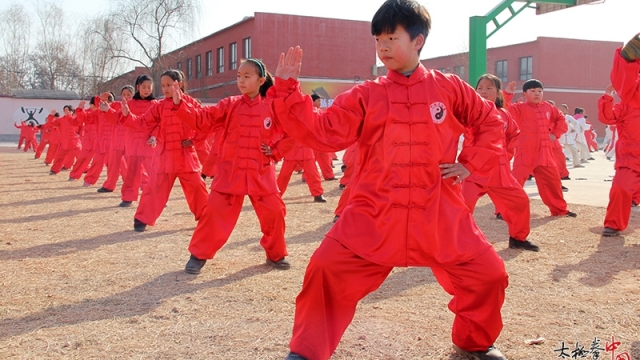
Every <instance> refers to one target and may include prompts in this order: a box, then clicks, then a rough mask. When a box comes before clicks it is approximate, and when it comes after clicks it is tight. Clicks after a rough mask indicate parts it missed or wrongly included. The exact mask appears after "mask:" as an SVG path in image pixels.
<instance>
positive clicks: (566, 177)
mask: <svg viewBox="0 0 640 360" xmlns="http://www.w3.org/2000/svg"><path fill="white" fill-rule="evenodd" d="M574 167H575V166H574ZM583 167H584V166H583ZM560 180H571V178H570V177H569V176H565V177H563V178H560Z"/></svg>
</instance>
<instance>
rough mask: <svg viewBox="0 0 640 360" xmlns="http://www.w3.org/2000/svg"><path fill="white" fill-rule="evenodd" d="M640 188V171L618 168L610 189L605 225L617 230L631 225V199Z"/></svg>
mask: <svg viewBox="0 0 640 360" xmlns="http://www.w3.org/2000/svg"><path fill="white" fill-rule="evenodd" d="M638 189H640V172H637V171H635V170H632V169H630V168H626V167H621V168H618V169H616V174H615V176H614V177H613V182H612V183H611V190H610V191H609V204H608V205H607V214H606V215H605V216H604V226H605V227H608V228H612V229H616V230H620V231H622V230H624V229H626V228H627V226H628V225H629V217H630V216H631V200H632V199H633V195H635V194H636V193H637V192H638Z"/></svg>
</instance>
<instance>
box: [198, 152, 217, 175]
mask: <svg viewBox="0 0 640 360" xmlns="http://www.w3.org/2000/svg"><path fill="white" fill-rule="evenodd" d="M217 164H218V151H217V150H214V149H211V151H210V152H209V156H207V159H206V160H205V162H204V163H203V164H202V173H203V174H205V175H206V176H209V177H211V176H213V175H214V174H215V172H216V165H217Z"/></svg>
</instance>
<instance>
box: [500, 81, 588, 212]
mask: <svg viewBox="0 0 640 360" xmlns="http://www.w3.org/2000/svg"><path fill="white" fill-rule="evenodd" d="M543 88H544V87H543V85H542V83H541V82H540V81H538V80H536V79H529V80H527V81H526V82H525V83H524V85H523V86H522V92H523V93H524V97H525V102H518V103H515V104H511V103H510V102H511V99H512V98H513V93H514V90H515V82H511V83H509V86H507V88H506V89H505V93H504V98H505V106H506V107H507V110H508V111H509V113H510V114H511V116H513V119H514V120H515V121H516V123H518V127H520V140H518V146H517V148H516V156H515V159H514V160H513V171H512V174H513V177H515V178H516V180H518V182H519V183H520V185H521V186H524V183H525V181H527V178H528V177H529V175H531V174H533V176H534V177H535V179H536V186H537V187H538V192H539V193H540V198H541V199H542V202H543V203H544V204H545V205H547V207H548V208H549V211H551V215H552V216H570V217H576V216H578V215H577V214H576V213H574V212H571V211H569V209H567V202H566V201H565V200H564V197H563V196H562V182H561V181H560V174H559V173H558V167H557V164H556V159H555V156H554V154H553V151H554V146H555V143H556V140H557V139H558V138H560V136H562V134H564V133H566V132H567V129H568V128H567V123H566V121H565V118H564V115H563V114H562V113H561V112H560V111H559V110H558V109H557V108H556V107H555V106H553V105H551V104H549V103H548V102H546V101H542V96H543ZM563 160H564V158H563Z"/></svg>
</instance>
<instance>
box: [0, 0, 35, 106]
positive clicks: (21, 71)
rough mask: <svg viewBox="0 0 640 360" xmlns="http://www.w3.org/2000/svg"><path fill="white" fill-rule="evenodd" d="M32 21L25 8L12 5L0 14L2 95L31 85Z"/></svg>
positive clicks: (0, 78)
mask: <svg viewBox="0 0 640 360" xmlns="http://www.w3.org/2000/svg"><path fill="white" fill-rule="evenodd" d="M30 29H31V19H30V16H29V13H28V12H27V11H26V10H25V8H24V6H23V5H21V4H18V3H12V4H11V5H10V6H9V8H8V9H6V10H4V11H2V12H0V41H1V42H0V45H1V46H2V51H0V54H2V55H1V56H0V93H4V94H7V93H9V91H10V90H11V89H24V88H25V87H27V86H28V85H29V77H30V75H31V63H30V61H29V35H30Z"/></svg>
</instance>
